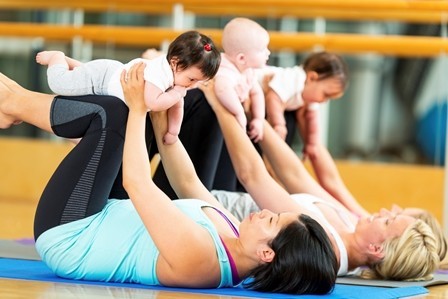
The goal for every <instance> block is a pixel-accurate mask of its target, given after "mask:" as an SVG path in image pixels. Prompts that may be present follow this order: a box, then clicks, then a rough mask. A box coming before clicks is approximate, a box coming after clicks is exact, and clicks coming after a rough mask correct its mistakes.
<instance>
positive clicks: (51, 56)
mask: <svg viewBox="0 0 448 299" xmlns="http://www.w3.org/2000/svg"><path fill="white" fill-rule="evenodd" d="M36 62H37V63H39V64H41V65H49V64H55V63H66V61H65V54H64V53H63V52H61V51H42V52H39V53H37V55H36Z"/></svg>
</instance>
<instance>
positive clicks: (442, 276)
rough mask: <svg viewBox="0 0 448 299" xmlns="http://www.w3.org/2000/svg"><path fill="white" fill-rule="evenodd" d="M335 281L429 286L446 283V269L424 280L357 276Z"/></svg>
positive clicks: (340, 278) (447, 279)
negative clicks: (397, 279) (395, 279)
mask: <svg viewBox="0 0 448 299" xmlns="http://www.w3.org/2000/svg"><path fill="white" fill-rule="evenodd" d="M336 283H339V284H346V285H362V286H375V287H388V288H401V287H410V286H420V287H429V286H435V285H441V284H448V274H447V273H446V270H445V271H444V270H438V271H437V272H436V273H434V278H433V279H431V280H426V281H393V280H379V279H378V280H377V279H363V278H360V277H357V276H344V277H338V279H337V280H336Z"/></svg>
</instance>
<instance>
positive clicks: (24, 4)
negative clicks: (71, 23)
mask: <svg viewBox="0 0 448 299" xmlns="http://www.w3.org/2000/svg"><path fill="white" fill-rule="evenodd" d="M176 4H180V5H182V7H183V9H184V11H188V12H192V13H194V14H197V15H216V16H222V15H228V16H236V15H238V16H253V17H280V16H292V17H298V18H316V17H322V18H326V19H341V20H358V21H361V20H381V21H385V20H394V21H403V22H416V23H439V24H440V23H443V22H445V21H446V19H447V15H448V1H443V0H439V1H437V0H436V1H429V0H427V1H424V0H415V1H409V0H390V1H387V0H386V1H384V0H381V1H358V0H356V1H354V0H340V1H333V0H315V1H314V0H313V1H312V0H279V1H273V0H241V1H240V0H231V1H226V2H225V5H223V2H222V1H217V0H210V1H207V5H203V2H202V0H166V1H164V0H151V1H142V0H126V1H125V0H121V1H120V0H115V1H111V0H91V1H88V0H78V1H56V0H42V1H30V0H0V9H15V10H24V9H27V10H32V9H41V10H50V9H51V10H54V9H71V10H77V9H79V10H84V11H90V12H138V13H153V14H154V13H155V14H161V13H164V14H168V13H171V12H172V11H173V7H174V5H176Z"/></svg>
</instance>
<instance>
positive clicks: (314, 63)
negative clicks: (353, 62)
mask: <svg viewBox="0 0 448 299" xmlns="http://www.w3.org/2000/svg"><path fill="white" fill-rule="evenodd" d="M303 69H304V70H305V72H308V71H314V72H316V73H317V74H318V75H319V78H318V79H319V80H322V79H327V78H331V77H337V78H339V80H340V82H341V84H342V87H343V88H344V89H345V87H346V86H347V82H348V67H347V64H346V63H345V61H344V60H343V59H342V57H340V56H338V55H336V54H332V53H328V52H317V53H313V54H311V55H310V56H308V57H307V58H306V59H305V61H304V62H303Z"/></svg>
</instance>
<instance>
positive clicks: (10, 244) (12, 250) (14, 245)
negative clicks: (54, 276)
mask: <svg viewBox="0 0 448 299" xmlns="http://www.w3.org/2000/svg"><path fill="white" fill-rule="evenodd" d="M0 257H7V258H17V259H26V260H40V256H39V255H38V254H37V251H36V248H35V247H34V240H33V239H18V240H0Z"/></svg>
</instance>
